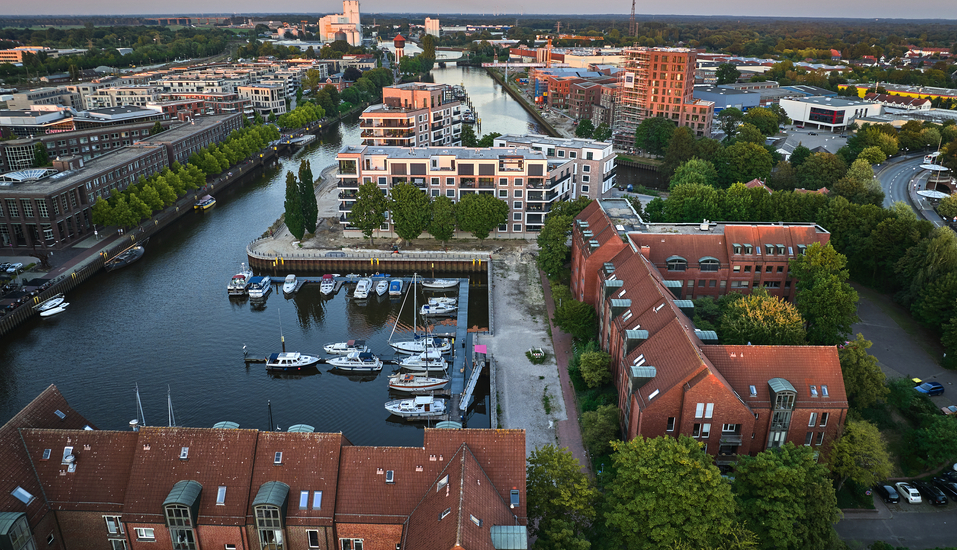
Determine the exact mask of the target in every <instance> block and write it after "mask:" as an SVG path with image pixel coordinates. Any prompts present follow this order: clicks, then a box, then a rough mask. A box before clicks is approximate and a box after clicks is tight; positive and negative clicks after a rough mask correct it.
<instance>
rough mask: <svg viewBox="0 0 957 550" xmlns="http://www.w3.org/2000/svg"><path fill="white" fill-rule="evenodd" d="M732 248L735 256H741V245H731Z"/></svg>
mask: <svg viewBox="0 0 957 550" xmlns="http://www.w3.org/2000/svg"><path fill="white" fill-rule="evenodd" d="M731 247H732V250H733V251H734V253H735V254H740V253H741V250H742V249H741V245H740V244H738V243H734V244H733V245H731Z"/></svg>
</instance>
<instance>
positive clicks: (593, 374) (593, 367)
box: [578, 351, 611, 388]
mask: <svg viewBox="0 0 957 550" xmlns="http://www.w3.org/2000/svg"><path fill="white" fill-rule="evenodd" d="M609 365H611V355H608V354H607V353H605V352H604V351H590V352H587V353H583V354H582V356H581V359H580V360H579V367H578V368H579V370H580V371H581V375H582V378H583V379H584V380H585V383H586V384H588V387H589V388H597V387H598V386H601V385H602V384H607V383H608V382H609V381H611V371H610V370H609V369H608V367H609Z"/></svg>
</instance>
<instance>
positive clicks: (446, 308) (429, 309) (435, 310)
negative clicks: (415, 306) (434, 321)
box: [419, 304, 458, 317]
mask: <svg viewBox="0 0 957 550" xmlns="http://www.w3.org/2000/svg"><path fill="white" fill-rule="evenodd" d="M457 309H458V306H456V305H454V304H426V305H424V306H422V309H421V310H419V315H422V316H423V317H440V316H443V315H452V313H454V312H455V310H457Z"/></svg>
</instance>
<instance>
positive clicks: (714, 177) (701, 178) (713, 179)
mask: <svg viewBox="0 0 957 550" xmlns="http://www.w3.org/2000/svg"><path fill="white" fill-rule="evenodd" d="M684 183H700V184H702V185H710V186H714V185H716V184H717V183H718V171H717V170H715V169H714V165H713V164H711V163H710V162H708V161H706V160H701V159H699V158H691V159H689V160H687V161H685V162H683V163H681V165H679V166H678V168H677V169H676V170H675V172H674V175H673V176H671V183H670V186H671V188H674V187H677V186H678V185H681V184H684Z"/></svg>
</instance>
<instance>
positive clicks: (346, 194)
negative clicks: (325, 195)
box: [339, 191, 359, 200]
mask: <svg viewBox="0 0 957 550" xmlns="http://www.w3.org/2000/svg"><path fill="white" fill-rule="evenodd" d="M358 196H359V192H358V191H342V192H340V193H339V199H340V200H342V199H352V200H355V198H356V197H358Z"/></svg>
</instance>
